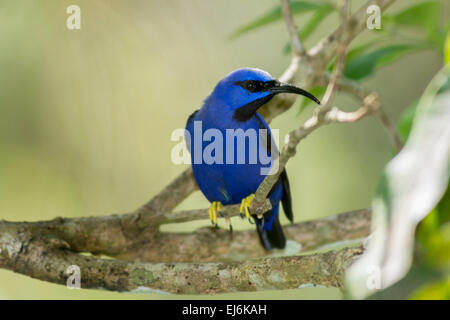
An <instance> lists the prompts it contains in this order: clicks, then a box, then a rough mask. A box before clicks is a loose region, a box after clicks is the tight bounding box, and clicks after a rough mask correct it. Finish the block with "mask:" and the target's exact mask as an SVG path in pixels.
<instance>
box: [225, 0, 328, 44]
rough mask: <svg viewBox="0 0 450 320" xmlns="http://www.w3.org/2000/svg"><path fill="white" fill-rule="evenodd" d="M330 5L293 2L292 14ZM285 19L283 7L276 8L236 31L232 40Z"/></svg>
mask: <svg viewBox="0 0 450 320" xmlns="http://www.w3.org/2000/svg"><path fill="white" fill-rule="evenodd" d="M329 6H330V4H327V3H317V2H312V1H291V12H292V14H293V15H297V14H303V13H306V12H309V11H315V10H319V9H322V8H324V7H329ZM282 18H283V14H282V12H281V7H280V6H276V7H275V8H273V9H272V10H270V11H269V12H267V13H265V14H263V15H262V16H261V17H259V18H257V19H255V20H253V21H251V22H249V23H247V24H245V25H243V26H242V27H240V28H239V29H237V30H236V31H234V32H233V33H232V35H231V39H235V38H237V37H239V36H241V35H243V34H246V33H248V32H250V31H253V30H255V29H258V28H260V27H263V26H265V25H268V24H270V23H273V22H276V21H278V20H281V19H282Z"/></svg>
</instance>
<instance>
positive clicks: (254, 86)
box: [236, 80, 265, 92]
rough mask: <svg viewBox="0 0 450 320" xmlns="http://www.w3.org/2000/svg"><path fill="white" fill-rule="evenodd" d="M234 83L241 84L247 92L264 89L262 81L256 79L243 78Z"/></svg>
mask: <svg viewBox="0 0 450 320" xmlns="http://www.w3.org/2000/svg"><path fill="white" fill-rule="evenodd" d="M236 85H238V86H241V87H242V88H243V89H245V90H247V91H248V92H259V91H262V90H264V89H265V88H264V82H262V81H258V80H243V81H237V82H236Z"/></svg>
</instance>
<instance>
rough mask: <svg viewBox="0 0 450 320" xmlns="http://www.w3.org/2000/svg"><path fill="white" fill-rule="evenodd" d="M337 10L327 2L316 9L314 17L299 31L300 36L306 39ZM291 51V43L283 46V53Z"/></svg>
mask: <svg viewBox="0 0 450 320" xmlns="http://www.w3.org/2000/svg"><path fill="white" fill-rule="evenodd" d="M334 10H335V7H334V6H332V5H331V4H325V5H324V6H323V7H322V8H320V9H318V10H316V11H315V12H314V14H313V15H312V17H311V18H310V19H309V20H308V22H307V23H306V24H305V26H304V27H303V28H302V29H301V30H300V31H299V33H298V36H299V38H300V39H301V40H306V39H307V38H308V37H309V36H310V35H311V34H312V33H313V32H314V30H316V28H317V27H318V26H319V24H320V23H321V22H322V21H323V20H325V18H326V17H327V16H328V15H329V14H330V13H332V12H333V11H334ZM290 51H291V45H290V43H287V44H286V45H285V46H284V48H283V53H285V54H287V53H289V52H290Z"/></svg>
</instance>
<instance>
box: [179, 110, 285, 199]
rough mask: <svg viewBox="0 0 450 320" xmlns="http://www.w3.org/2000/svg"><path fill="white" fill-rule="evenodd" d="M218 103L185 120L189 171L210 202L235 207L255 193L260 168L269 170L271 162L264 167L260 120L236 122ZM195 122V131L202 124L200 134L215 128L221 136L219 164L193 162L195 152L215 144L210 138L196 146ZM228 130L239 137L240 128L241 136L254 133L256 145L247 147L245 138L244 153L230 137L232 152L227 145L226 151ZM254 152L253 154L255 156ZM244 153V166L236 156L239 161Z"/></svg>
mask: <svg viewBox="0 0 450 320" xmlns="http://www.w3.org/2000/svg"><path fill="white" fill-rule="evenodd" d="M221 104H223V103H222V102H220V101H215V102H214V105H210V104H209V103H208V101H206V102H205V104H204V105H203V107H202V108H201V109H200V110H199V111H198V112H197V113H196V114H195V116H194V117H193V118H192V119H190V120H189V121H188V124H187V127H186V129H187V131H188V132H189V133H190V136H191V139H190V151H191V160H192V169H193V172H194V176H195V179H196V181H197V184H198V186H199V188H200V190H201V191H202V192H203V194H204V195H205V196H206V198H207V199H208V200H209V201H211V202H212V201H220V202H222V203H223V204H235V203H240V202H241V200H242V199H243V198H245V197H247V196H248V195H250V194H252V193H254V192H255V191H256V190H257V188H258V187H259V185H260V184H261V182H262V181H263V180H264V178H265V175H264V174H261V169H262V168H268V167H270V163H269V164H263V163H266V162H267V161H266V160H267V158H268V157H269V156H270V155H269V154H268V153H267V152H266V149H265V146H262V143H263V141H261V139H260V136H259V129H260V123H261V122H260V121H261V120H260V119H258V118H257V117H256V116H255V117H252V118H251V119H249V120H247V121H245V122H241V121H238V120H235V119H233V114H232V113H233V111H232V110H230V109H229V108H226V106H223V105H221ZM258 117H259V115H258ZM196 121H197V129H198V125H199V124H200V122H201V129H202V133H203V134H204V133H205V132H207V130H208V129H216V130H218V132H220V133H221V135H222V137H223V139H222V150H223V156H222V160H223V161H222V162H223V163H222V164H220V163H212V164H206V163H205V161H204V159H203V158H202V163H195V161H194V160H195V155H194V154H195V152H202V153H203V152H204V151H205V148H207V146H208V145H209V144H210V143H212V142H214V141H213V139H211V141H203V142H202V144H201V146H199V145H198V144H199V139H198V137H195V135H196V134H197V135H198V133H199V131H198V130H197V131H195V130H194V124H195V122H196ZM199 121H200V122H199ZM264 124H265V123H264ZM227 129H232V130H234V132H235V133H236V134H239V133H238V132H237V131H236V129H241V130H242V131H241V132H240V133H242V132H247V133H249V134H251V132H250V131H252V130H253V131H254V132H255V134H256V135H255V137H256V146H254V145H250V140H251V139H250V138H249V137H246V138H245V148H244V150H243V149H241V148H239V146H240V145H239V144H238V141H237V138H235V137H233V138H234V141H232V142H231V143H232V146H233V148H232V150H231V149H230V145H228V150H227V143H228V144H229V143H230V131H228V134H227ZM248 130H250V131H248ZM267 130H268V127H267ZM260 148H264V149H262V150H263V151H264V152H266V153H265V155H264V157H265V158H264V159H263V158H261V157H260V155H261V154H260V152H261V151H259V150H260ZM255 149H256V155H255V154H254V151H255ZM231 152H232V153H231ZM243 154H244V155H245V163H244V164H241V163H237V162H238V158H239V156H241V159H242V155H243ZM232 156H233V157H232ZM251 156H253V159H255V158H256V163H249V162H250V158H251ZM230 159H233V161H232V162H233V163H230V161H228V160H230ZM197 160H198V158H197ZM262 162H263V163H262ZM277 198H278V197H277ZM280 198H281V194H280V195H279V198H278V201H279V199H280ZM274 200H275V202H276V201H277V200H276V199H274Z"/></svg>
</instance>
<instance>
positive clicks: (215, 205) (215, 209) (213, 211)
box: [209, 201, 222, 227]
mask: <svg viewBox="0 0 450 320" xmlns="http://www.w3.org/2000/svg"><path fill="white" fill-rule="evenodd" d="M220 210H222V204H221V203H220V202H219V201H213V202H212V203H211V206H210V207H209V220H211V223H212V224H213V226H215V227H217V214H218V213H219V211H220Z"/></svg>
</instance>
